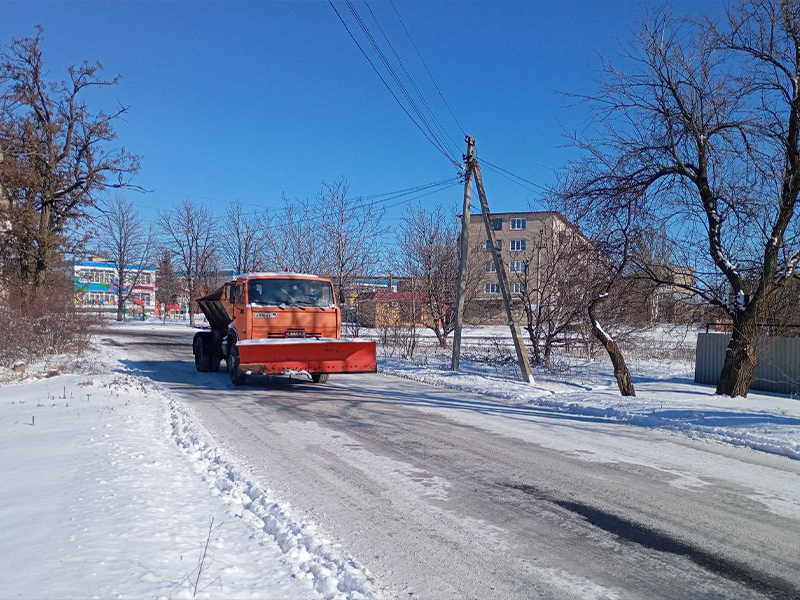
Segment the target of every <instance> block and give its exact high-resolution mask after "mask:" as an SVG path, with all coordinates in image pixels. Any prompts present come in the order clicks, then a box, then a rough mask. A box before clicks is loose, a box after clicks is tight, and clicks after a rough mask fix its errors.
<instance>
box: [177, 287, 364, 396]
mask: <svg viewBox="0 0 800 600" xmlns="http://www.w3.org/2000/svg"><path fill="white" fill-rule="evenodd" d="M334 297H335V296H334V295H333V284H332V283H331V281H330V280H329V279H323V278H321V277H317V276H316V275H303V274H300V273H291V272H284V273H249V274H246V275H239V276H238V277H237V278H236V279H235V280H234V281H231V282H229V283H226V284H225V285H223V286H222V287H221V288H220V289H218V290H217V291H216V292H214V293H213V294H209V295H207V296H204V297H202V298H199V299H198V300H197V304H198V305H199V306H200V310H202V311H203V314H205V316H206V319H207V320H208V324H209V325H210V326H211V331H200V332H198V333H196V334H195V336H194V340H193V342H192V349H193V352H194V364H195V366H196V367H197V370H198V371H218V370H219V366H220V362H222V361H223V360H225V362H226V363H227V365H228V374H229V375H230V378H231V382H232V383H233V384H234V385H241V384H243V383H244V382H245V380H246V379H247V376H248V375H250V374H253V375H268V374H281V373H293V372H297V371H305V372H306V373H308V374H309V375H310V377H311V380H312V381H313V382H314V383H325V382H326V381H327V380H328V375H329V374H330V373H374V372H375V371H376V370H377V363H376V360H375V342H368V341H361V340H348V339H342V317H341V312H340V311H339V307H338V306H336V304H335V303H334Z"/></svg>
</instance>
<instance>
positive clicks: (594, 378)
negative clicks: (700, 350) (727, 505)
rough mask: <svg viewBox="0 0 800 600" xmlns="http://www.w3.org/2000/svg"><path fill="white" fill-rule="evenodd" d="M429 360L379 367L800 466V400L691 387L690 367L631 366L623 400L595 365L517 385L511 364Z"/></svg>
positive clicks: (389, 361)
mask: <svg viewBox="0 0 800 600" xmlns="http://www.w3.org/2000/svg"><path fill="white" fill-rule="evenodd" d="M449 366H450V365H449V360H448V359H446V358H445V357H441V356H438V357H437V356H426V357H425V358H424V361H421V362H412V361H403V360H399V359H394V358H383V359H381V360H380V361H379V370H380V371H381V372H382V373H384V374H387V375H393V376H396V377H402V378H406V379H411V380H414V381H420V382H423V383H427V384H430V385H435V386H439V387H445V388H450V389H455V390H460V391H465V392H475V393H479V394H484V395H486V396H489V397H492V398H495V399H497V400H500V401H502V402H504V403H507V404H510V405H514V406H525V407H536V408H541V409H545V410H555V411H559V412H564V413H569V414H575V415H582V416H590V417H598V418H606V419H613V420H619V421H623V422H625V423H627V424H629V425H635V426H640V427H650V428H658V429H665V430H668V431H675V432H680V433H682V434H685V435H688V436H691V437H693V438H704V439H710V440H715V441H720V442H724V443H728V444H733V445H736V446H744V447H748V448H752V449H754V450H760V451H763V452H769V453H772V454H778V455H781V456H786V457H789V458H792V459H795V460H800V398H791V397H788V396H780V395H770V394H763V393H757V392H751V393H750V394H749V395H748V397H747V398H746V399H744V398H727V397H724V396H717V395H715V394H714V390H713V388H710V387H708V386H701V385H697V384H695V383H694V382H693V381H692V377H693V366H692V365H691V364H687V363H685V362H670V363H665V362H655V361H642V362H640V363H635V364H633V365H632V371H633V373H634V383H635V384H636V392H637V396H636V397H635V398H622V397H621V396H620V395H619V392H618V391H617V389H616V384H615V383H614V377H613V374H612V372H611V370H610V366H606V365H605V364H604V363H601V362H596V363H593V364H590V365H585V366H583V367H581V368H579V369H574V370H573V372H572V373H570V374H561V373H558V374H553V373H547V372H543V371H539V372H535V373H534V378H535V380H536V383H534V384H525V383H522V382H521V381H518V380H515V372H516V369H515V367H514V366H492V365H487V364H484V363H476V362H471V361H465V360H462V361H461V367H462V370H461V372H458V373H455V372H452V371H450V370H449Z"/></svg>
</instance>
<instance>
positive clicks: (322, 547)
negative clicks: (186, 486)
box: [170, 400, 380, 600]
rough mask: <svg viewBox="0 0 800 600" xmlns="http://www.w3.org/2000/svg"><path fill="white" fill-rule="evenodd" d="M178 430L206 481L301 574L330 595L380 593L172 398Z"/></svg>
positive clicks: (358, 567) (175, 430) (295, 573)
mask: <svg viewBox="0 0 800 600" xmlns="http://www.w3.org/2000/svg"><path fill="white" fill-rule="evenodd" d="M170 414H171V419H172V432H173V436H174V438H175V440H176V441H177V443H178V445H179V446H180V447H181V448H182V449H183V451H184V453H185V454H186V455H187V456H188V457H189V458H190V460H192V461H193V462H194V463H195V468H196V470H197V471H199V472H200V473H202V476H203V479H204V480H205V481H207V482H208V483H209V484H210V485H211V486H213V487H214V489H215V491H216V492H217V493H218V494H220V495H221V496H222V497H223V498H224V499H225V501H226V502H227V503H228V504H229V505H230V510H231V511H232V512H233V514H234V515H235V516H236V517H238V518H240V519H243V520H244V521H245V522H247V523H249V524H250V525H251V526H252V527H254V528H255V529H258V530H259V531H263V532H264V533H266V534H267V535H268V536H270V537H271V538H272V539H274V540H275V541H276V542H277V544H278V546H279V547H280V549H281V551H282V552H283V553H284V555H285V557H286V559H287V560H288V562H289V564H290V565H291V570H292V574H293V576H295V577H306V578H308V579H309V580H311V581H313V584H314V589H315V590H316V591H317V592H319V593H320V594H321V595H322V596H324V597H325V598H351V599H353V600H357V599H360V598H376V597H379V596H380V594H379V593H378V590H377V588H376V587H375V585H374V582H373V580H372V578H371V577H370V575H369V571H368V570H367V568H366V567H364V566H363V565H362V564H360V563H359V562H358V561H356V560H355V559H354V558H352V557H351V556H348V555H347V554H346V553H345V552H344V551H343V550H342V549H341V548H339V547H338V546H336V545H335V544H333V543H332V542H331V541H330V540H328V539H327V538H326V537H325V536H324V535H322V534H320V533H319V532H318V531H317V527H316V526H315V525H314V523H311V522H308V521H305V520H298V519H296V518H295V517H294V516H293V515H292V512H291V510H290V507H289V505H288V504H287V503H281V502H278V501H276V500H275V499H274V498H273V497H272V493H271V492H270V490H269V489H265V488H263V487H262V486H261V485H259V484H258V483H256V482H254V481H252V480H251V479H250V478H249V477H248V476H247V475H246V474H245V473H244V472H243V471H242V470H241V469H240V468H239V467H237V466H235V465H234V464H233V463H231V462H230V461H229V460H227V459H226V458H225V457H224V456H223V455H222V453H221V452H220V450H219V448H217V447H216V446H215V445H214V444H213V443H210V442H209V440H210V435H209V434H208V433H207V432H206V431H205V430H204V429H203V428H202V427H201V426H200V425H198V424H197V423H196V420H195V419H194V418H193V417H192V415H191V410H190V408H189V407H187V406H185V405H184V404H183V403H182V402H181V401H179V400H170Z"/></svg>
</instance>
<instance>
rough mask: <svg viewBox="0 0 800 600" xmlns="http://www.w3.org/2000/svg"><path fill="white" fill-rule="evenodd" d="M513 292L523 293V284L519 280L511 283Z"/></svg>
mask: <svg viewBox="0 0 800 600" xmlns="http://www.w3.org/2000/svg"><path fill="white" fill-rule="evenodd" d="M511 293H512V294H521V293H522V284H521V283H520V282H518V281H514V282H513V283H512V284H511Z"/></svg>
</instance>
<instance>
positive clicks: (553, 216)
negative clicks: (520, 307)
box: [465, 211, 585, 323]
mask: <svg viewBox="0 0 800 600" xmlns="http://www.w3.org/2000/svg"><path fill="white" fill-rule="evenodd" d="M491 224H492V229H493V231H494V236H495V240H496V243H497V249H498V250H499V252H500V256H501V258H502V260H503V263H504V264H505V267H506V274H507V275H508V280H509V288H510V292H511V296H512V299H514V300H515V301H516V302H519V301H522V299H523V297H525V298H528V299H529V301H532V302H536V296H535V293H534V294H533V295H531V293H530V290H535V289H539V288H540V287H541V283H542V278H543V277H546V276H548V275H550V276H552V273H551V272H550V271H551V270H552V269H549V267H550V265H552V264H553V262H554V261H555V260H557V259H558V253H559V248H560V247H562V246H563V244H564V243H565V239H566V240H569V239H577V238H582V239H585V237H584V236H583V234H581V233H580V231H579V230H578V229H577V228H576V227H575V226H573V225H572V224H571V223H570V222H569V221H568V220H567V219H566V217H564V216H563V215H562V214H560V213H557V212H553V211H541V212H504V213H492V214H491ZM469 236H470V237H469V239H470V262H471V263H473V264H472V266H471V271H472V272H473V273H476V274H478V275H477V277H478V278H479V284H478V285H477V290H476V300H477V301H476V302H475V303H473V307H472V308H471V309H470V310H469V311H468V312H467V314H466V315H465V318H466V320H467V321H469V322H473V323H479V322H482V323H494V322H497V323H505V322H506V316H505V309H504V306H503V303H502V296H501V294H500V284H499V282H498V279H497V273H496V270H495V265H494V260H493V257H492V252H491V248H490V246H489V240H488V239H487V235H486V227H485V225H484V222H483V216H482V215H480V214H472V215H470V220H469ZM548 269H549V270H548ZM545 270H548V273H547V274H546V273H545ZM515 312H516V311H515Z"/></svg>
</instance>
